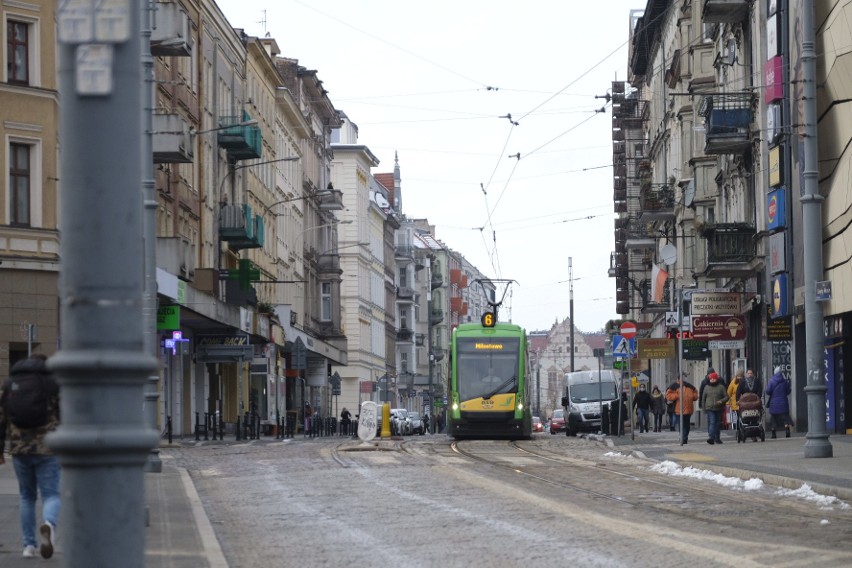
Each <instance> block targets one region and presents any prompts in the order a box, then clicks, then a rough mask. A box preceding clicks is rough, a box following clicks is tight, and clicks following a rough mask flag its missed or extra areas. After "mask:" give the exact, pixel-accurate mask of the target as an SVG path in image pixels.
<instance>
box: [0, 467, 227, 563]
mask: <svg viewBox="0 0 852 568" xmlns="http://www.w3.org/2000/svg"><path fill="white" fill-rule="evenodd" d="M161 455H162V454H161ZM6 457H7V461H6V464H5V465H2V466H0V566H2V567H3V568H18V567H24V568H32V567H33V566H35V565H39V566H46V565H47V564H43V563H44V562H46V561H45V560H43V559H42V558H41V557H40V556H39V557H38V558H36V559H27V558H23V557H22V556H21V551H22V550H23V545H22V543H21V528H20V518H19V516H18V511H19V505H18V481H17V479H16V478H15V470H14V468H13V466H12V461H11V459H9V456H8V455H7V456H6ZM145 503H146V505H147V507H148V510H147V513H148V519H149V523H148V526H147V527H146V528H145V566H146V568H157V567H161V566H163V567H166V566H167V567H169V568H184V567H185V568H199V567H203V566H209V567H210V568H227V566H228V564H227V562H226V560H225V557H224V555H223V554H222V550H221V549H220V547H219V542H218V540H217V539H216V535H215V533H214V532H213V528H212V526H211V524H210V521H209V520H208V518H207V515H206V514H205V512H204V507H203V506H202V504H201V500H200V499H199V498H198V494H197V493H196V491H195V486H194V485H193V484H192V480H191V479H190V477H189V474H188V473H187V472H186V470H183V469H179V468H175V467H171V466H169V465H168V459H165V460H163V471H162V473H146V474H145ZM36 510H37V513H36V517H37V518H38V519H39V522H40V519H41V502H40V501H39V503H38V505H37V509H36ZM57 532H58V534H59V539H58V543H57V547H56V551H55V552H54V555H53V558H52V559H51V560H50V561H49V562H51V563H53V565H55V566H59V565H60V563H61V561H62V527H61V526H60V527H59V528H58V531H57ZM37 536H38V535H37Z"/></svg>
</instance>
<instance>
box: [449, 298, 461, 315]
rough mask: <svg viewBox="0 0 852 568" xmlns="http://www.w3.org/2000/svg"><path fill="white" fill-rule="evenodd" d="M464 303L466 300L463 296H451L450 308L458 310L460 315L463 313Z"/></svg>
mask: <svg viewBox="0 0 852 568" xmlns="http://www.w3.org/2000/svg"><path fill="white" fill-rule="evenodd" d="M463 304H464V300H462V299H461V297H455V298H450V310H452V311H454V312H456V313H457V314H458V315H462V313H461V311H462V305H463Z"/></svg>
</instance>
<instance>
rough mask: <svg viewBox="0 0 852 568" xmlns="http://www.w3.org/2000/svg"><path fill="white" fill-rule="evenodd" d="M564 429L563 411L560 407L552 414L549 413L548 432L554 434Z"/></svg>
mask: <svg viewBox="0 0 852 568" xmlns="http://www.w3.org/2000/svg"><path fill="white" fill-rule="evenodd" d="M564 431H565V411H564V410H562V409H561V408H560V409H559V410H554V411H553V414H551V415H550V433H551V434H556V433H557V432H564Z"/></svg>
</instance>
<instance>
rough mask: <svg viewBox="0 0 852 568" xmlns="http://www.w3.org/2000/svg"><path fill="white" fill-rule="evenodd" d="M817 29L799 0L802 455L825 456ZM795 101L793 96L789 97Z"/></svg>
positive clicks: (809, 3)
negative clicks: (804, 432)
mask: <svg viewBox="0 0 852 568" xmlns="http://www.w3.org/2000/svg"><path fill="white" fill-rule="evenodd" d="M815 41H816V30H815V28H814V2H813V0H804V2H802V71H803V79H804V82H803V85H802V96H803V99H804V101H803V106H804V108H803V110H804V124H803V130H804V134H803V136H804V150H805V165H804V171H803V176H804V184H803V186H802V194H801V200H802V237H803V242H804V250H805V254H804V256H805V353H806V356H807V369H808V380H807V386H806V387H805V389H804V390H805V393H807V395H808V433H807V436H806V441H805V457H806V458H830V457H832V455H833V451H832V447H831V442H829V441H828V431H827V429H826V425H825V393H826V391H827V390H828V387H827V386H826V384H825V373H824V371H825V363H824V361H823V347H822V336H823V330H822V323H823V322H822V306H821V305H820V303H819V302H818V301H817V299H816V283H817V281H819V280H822V279H823V263H822V202H823V197H822V196H821V195H820V194H819V169H818V167H817V126H816V111H817V109H816V51H815V49H814V43H815ZM794 102H795V101H794Z"/></svg>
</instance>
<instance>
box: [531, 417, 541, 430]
mask: <svg viewBox="0 0 852 568" xmlns="http://www.w3.org/2000/svg"><path fill="white" fill-rule="evenodd" d="M532 431H533V432H544V424H543V423H542V421H541V418H539V417H538V416H533V417H532Z"/></svg>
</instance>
